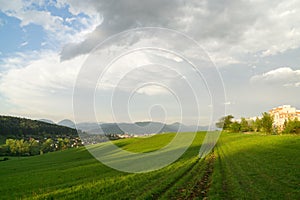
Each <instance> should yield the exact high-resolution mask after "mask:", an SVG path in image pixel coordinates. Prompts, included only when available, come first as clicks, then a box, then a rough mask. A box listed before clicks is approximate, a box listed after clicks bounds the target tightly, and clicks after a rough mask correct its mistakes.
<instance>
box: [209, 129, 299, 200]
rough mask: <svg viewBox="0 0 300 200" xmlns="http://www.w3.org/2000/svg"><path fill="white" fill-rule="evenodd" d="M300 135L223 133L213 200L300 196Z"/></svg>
mask: <svg viewBox="0 0 300 200" xmlns="http://www.w3.org/2000/svg"><path fill="white" fill-rule="evenodd" d="M299 147H300V137H299V136H295V135H282V136H274V135H273V136H272V135H270V136H265V135H255V134H254V135H252V134H251V135H245V134H233V133H231V134H229V133H223V134H222V135H221V137H220V139H219V141H218V145H217V147H216V148H215V154H216V162H215V167H214V174H213V177H212V179H213V181H212V187H211V188H210V193H209V195H210V197H211V199H300V181H299V180H300V170H299V169H300V157H299V155H300V148H299Z"/></svg>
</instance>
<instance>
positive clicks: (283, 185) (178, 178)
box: [0, 132, 300, 199]
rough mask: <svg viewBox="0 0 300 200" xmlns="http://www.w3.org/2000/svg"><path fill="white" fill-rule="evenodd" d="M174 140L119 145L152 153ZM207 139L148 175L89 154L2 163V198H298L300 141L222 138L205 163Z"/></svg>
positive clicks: (286, 137)
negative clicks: (203, 152) (201, 154)
mask: <svg viewBox="0 0 300 200" xmlns="http://www.w3.org/2000/svg"><path fill="white" fill-rule="evenodd" d="M174 136H175V134H173V133H168V134H159V135H155V136H152V137H149V138H130V139H122V140H117V141H115V143H116V145H118V146H119V147H121V148H123V149H124V150H127V151H132V152H152V151H155V150H158V149H160V148H162V147H164V146H165V145H167V144H168V143H169V142H170V141H171V140H172V139H173V137H174ZM204 137H205V133H203V132H199V133H197V135H196V137H195V139H194V141H193V143H192V145H191V146H190V147H189V149H188V150H187V151H186V152H185V153H184V154H183V155H182V156H181V157H180V158H179V159H178V160H176V161H175V162H174V163H172V164H171V165H168V166H166V167H164V168H162V169H160V170H156V171H152V172H148V173H137V174H135V173H125V172H120V171H117V170H114V169H112V168H109V167H107V166H105V165H103V164H102V163H100V162H99V161H98V160H96V159H95V158H94V157H93V156H92V155H91V154H90V153H89V152H88V151H87V150H86V149H85V148H84V147H80V148H74V149H68V150H64V151H60V152H52V153H47V154H43V155H38V156H32V157H9V160H7V161H1V162H0V199H197V198H198V199H203V198H208V199H300V170H299V169H300V157H299V155H300V137H299V136H295V135H276V136H273V135H268V136H266V135H259V134H233V133H222V134H221V136H220V139H219V141H218V143H217V145H216V147H215V148H214V151H213V152H212V153H211V154H209V155H208V156H207V157H206V158H205V159H199V158H198V153H199V149H200V147H201V144H202V141H203V139H204Z"/></svg>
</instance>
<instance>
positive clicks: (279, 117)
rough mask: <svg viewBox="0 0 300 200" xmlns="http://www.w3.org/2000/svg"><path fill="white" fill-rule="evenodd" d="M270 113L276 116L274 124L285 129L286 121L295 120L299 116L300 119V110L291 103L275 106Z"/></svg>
mask: <svg viewBox="0 0 300 200" xmlns="http://www.w3.org/2000/svg"><path fill="white" fill-rule="evenodd" d="M269 113H270V115H271V116H273V117H274V124H273V125H274V126H275V127H276V128H277V129H278V130H279V131H281V130H283V128H284V123H285V121H288V120H289V119H290V120H294V119H296V118H298V119H299V120H300V110H297V109H296V108H295V107H292V106H290V105H283V106H279V107H276V108H273V109H272V110H270V111H269Z"/></svg>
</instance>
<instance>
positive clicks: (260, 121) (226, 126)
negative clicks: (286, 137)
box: [216, 112, 300, 134]
mask: <svg viewBox="0 0 300 200" xmlns="http://www.w3.org/2000/svg"><path fill="white" fill-rule="evenodd" d="M273 123H274V118H273V117H272V116H271V115H270V114H269V113H267V112H264V113H262V117H261V118H258V117H257V118H256V119H255V120H252V119H251V120H247V119H246V118H244V117H242V118H241V120H240V121H236V120H234V116H232V115H227V116H225V117H222V118H221V119H220V120H219V121H218V122H217V123H216V127H218V128H223V130H225V131H230V132H264V133H266V134H300V121H299V120H298V119H297V118H295V119H293V120H292V119H289V120H286V121H285V123H284V125H283V128H282V129H278V127H276V126H274V125H273Z"/></svg>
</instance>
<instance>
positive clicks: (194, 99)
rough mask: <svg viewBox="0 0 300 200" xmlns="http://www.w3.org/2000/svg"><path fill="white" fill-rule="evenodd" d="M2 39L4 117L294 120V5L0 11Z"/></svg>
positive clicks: (33, 6)
mask: <svg viewBox="0 0 300 200" xmlns="http://www.w3.org/2000/svg"><path fill="white" fill-rule="evenodd" d="M150 27H151V28H150ZM0 38H1V39H0V103H1V106H0V114H1V115H13V116H22V117H29V118H33V119H42V118H46V119H51V120H53V121H56V122H57V121H60V120H62V119H65V118H67V119H71V120H74V121H78V122H80V121H81V122H82V121H99V122H132V121H146V120H153V121H162V122H166V123H172V122H183V123H185V124H195V123H199V124H200V125H206V124H210V123H213V122H214V121H215V120H216V119H217V118H219V117H221V116H222V115H225V114H232V115H233V116H235V117H236V118H239V117H253V116H259V115H261V113H262V112H265V111H268V110H270V109H271V108H273V107H277V106H279V105H284V104H289V105H292V106H294V107H296V108H298V109H300V101H299V99H300V92H299V91H300V90H299V89H300V65H299V64H300V2H299V1H297V0H287V1H279V0H273V1H270V0H244V1H237V0H230V1H229V0H222V1H218V0H215V1H209V0H203V1H198V0H188V1H187V0H173V1H166V0H152V1H138V0H130V1H129V0H122V1H104V0H86V1H81V0H50V1H45V0H27V1H22V0H14V1H7V0H0ZM198 72H199V73H198Z"/></svg>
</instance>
